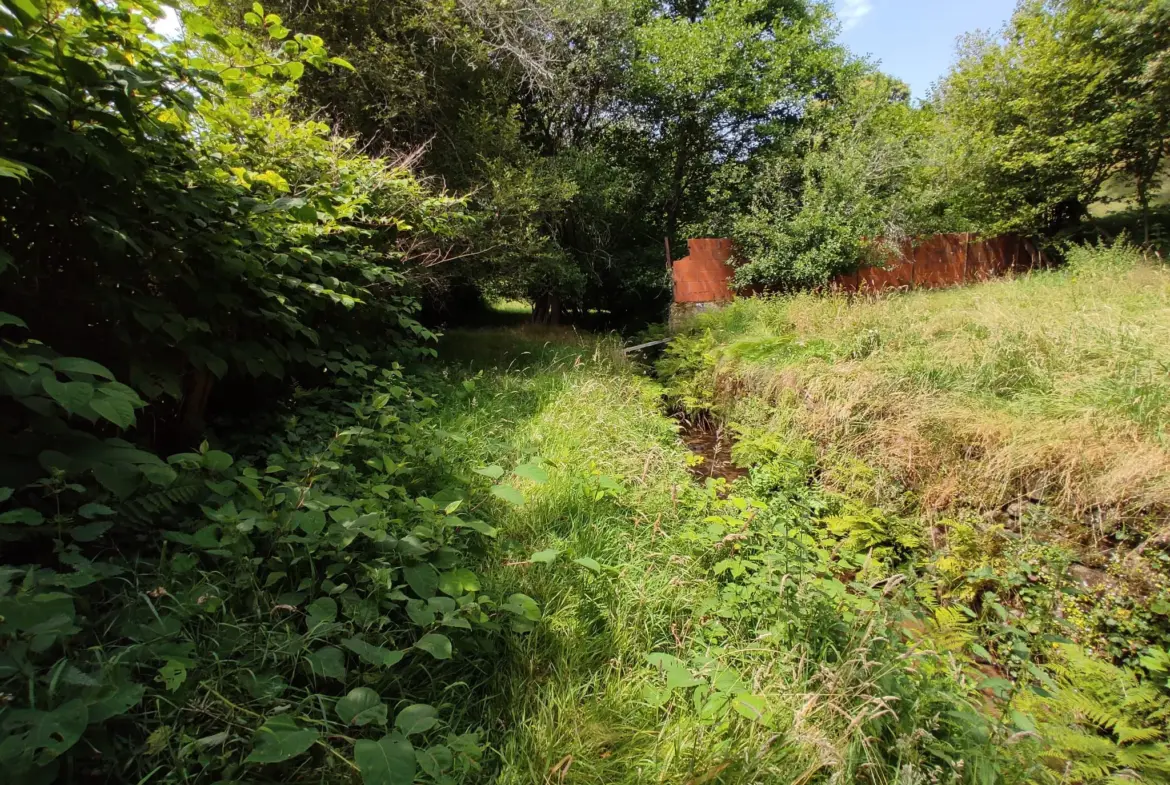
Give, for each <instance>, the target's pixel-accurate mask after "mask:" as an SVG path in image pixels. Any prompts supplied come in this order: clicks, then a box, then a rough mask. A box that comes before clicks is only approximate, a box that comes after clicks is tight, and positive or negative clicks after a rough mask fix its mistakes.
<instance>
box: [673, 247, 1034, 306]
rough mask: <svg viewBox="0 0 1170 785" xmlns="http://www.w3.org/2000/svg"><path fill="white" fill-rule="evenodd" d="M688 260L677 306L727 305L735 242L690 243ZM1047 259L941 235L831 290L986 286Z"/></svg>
mask: <svg viewBox="0 0 1170 785" xmlns="http://www.w3.org/2000/svg"><path fill="white" fill-rule="evenodd" d="M687 248H688V251H689V252H690V253H689V255H688V256H686V257H684V258H682V259H679V260H678V261H676V262H675V263H674V301H675V302H676V303H714V302H727V301H728V300H731V299H732V297H734V291H733V290H732V287H731V278H732V275H733V271H732V268H731V265H730V260H731V257H732V254H733V250H734V249H733V247H732V243H731V240H728V239H726V238H701V239H696V240H688V241H687ZM1043 263H1044V260H1043V257H1042V256H1041V254H1040V252H1039V251H1038V250H1037V249H1036V247H1035V245H1033V244H1032V243H1031V242H1030V241H1028V240H1026V239H1024V238H1022V237H1017V236H1015V235H1002V236H1000V237H992V238H989V239H984V240H980V239H978V238H977V236H976V235H971V234H939V235H934V236H933V237H929V238H926V239H924V240H918V241H906V242H905V243H902V244H901V246H900V248H899V254H898V255H897V256H895V257H894V258H892V259H891V260H890V261H889V262H888V263H887V264H886V265H884V266H864V267H861V268H859V269H858V270H857V271H855V272H852V273H849V274H846V275H839V276H837V277H836V278H834V279H833V282H832V284H831V288H833V289H836V290H839V291H846V292H856V291H881V290H883V289H938V288H942V287H946V286H956V285H959V284H965V283H974V282H976V281H985V280H987V279H988V278H994V277H996V276H999V275H1003V274H1004V273H1007V272H1011V271H1024V270H1030V269H1033V268H1036V267H1039V266H1041V265H1042V264H1043Z"/></svg>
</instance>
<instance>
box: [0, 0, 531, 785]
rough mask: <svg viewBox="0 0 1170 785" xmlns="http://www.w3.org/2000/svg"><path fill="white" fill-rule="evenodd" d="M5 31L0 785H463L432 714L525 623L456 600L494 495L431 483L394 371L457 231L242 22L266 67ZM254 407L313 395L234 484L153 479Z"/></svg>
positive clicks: (223, 478) (145, 11)
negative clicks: (200, 782) (417, 259)
mask: <svg viewBox="0 0 1170 785" xmlns="http://www.w3.org/2000/svg"><path fill="white" fill-rule="evenodd" d="M5 7H6V9H7V10H6V11H4V12H3V13H2V14H0V24H2V25H3V27H4V30H5V34H4V35H3V36H0V65H2V67H3V69H4V75H5V79H4V81H3V83H2V84H3V88H2V89H3V90H4V91H5V92H4V98H5V100H4V104H3V106H4V109H3V112H4V123H3V128H4V131H3V133H4V135H5V136H4V153H5V156H6V157H5V159H4V160H5V162H6V171H7V172H8V173H10V174H11V175H12V176H10V177H8V178H6V179H5V180H4V181H3V189H4V191H3V199H2V205H3V216H4V222H5V224H6V226H7V228H8V229H9V230H10V231H9V232H8V233H7V234H6V237H7V238H8V239H7V240H6V243H7V245H6V248H5V250H6V253H5V255H4V256H3V261H4V266H5V267H7V268H15V269H6V270H0V272H3V273H5V275H6V280H9V281H10V282H11V285H6V286H5V288H4V295H3V302H4V304H5V307H6V308H8V309H10V310H12V311H15V312H16V313H3V314H0V329H3V344H2V352H0V395H2V408H0V412H2V416H3V434H4V439H3V443H4V463H3V465H2V467H0V486H3V487H2V488H0V505H3V509H2V511H0V536H2V537H3V541H4V542H5V560H4V566H3V568H0V576H2V580H0V606H2V610H0V618H2V622H0V641H2V644H0V652H2V653H0V682H2V683H0V691H2V692H3V694H4V701H3V704H2V706H0V767H2V768H3V770H4V771H5V773H6V774H7V775H9V776H12V777H15V778H16V779H18V780H20V781H22V782H50V781H54V780H61V781H73V780H75V779H77V778H79V777H81V778H92V779H101V780H107V779H128V780H134V781H140V780H143V779H150V778H155V779H158V778H159V777H162V779H163V780H165V781H172V782H181V781H188V780H190V779H191V778H192V777H201V776H206V777H211V778H215V779H221V778H224V777H228V778H234V777H238V776H252V775H246V774H244V772H247V771H249V770H250V769H251V770H253V771H258V772H263V773H262V774H258V776H263V777H264V778H282V779H290V778H291V779H299V778H304V777H306V776H308V777H309V778H316V776H317V775H314V774H306V773H305V772H306V771H309V770H316V771H326V770H328V771H330V772H331V773H330V774H328V775H324V774H323V775H322V776H330V777H338V776H348V775H347V774H346V773H344V772H350V773H352V772H360V775H361V777H362V778H363V779H364V780H365V781H366V782H368V783H373V782H395V781H401V782H405V781H411V780H413V779H414V778H415V777H416V776H418V777H423V778H426V779H428V780H430V781H436V782H455V781H459V780H461V779H465V778H474V777H475V776H476V775H477V772H478V770H479V765H480V764H479V763H478V759H479V757H480V754H481V751H482V745H481V742H480V741H479V737H478V736H477V734H476V732H475V726H476V725H477V721H476V720H475V719H474V718H471V719H470V720H461V715H460V712H458V711H453V709H455V708H456V707H455V706H454V705H453V704H452V702H451V694H450V692H449V688H451V685H453V684H455V683H463V684H466V683H467V681H466V679H467V664H468V663H470V662H475V661H476V658H477V657H483V656H485V655H490V653H491V651H492V650H493V647H495V646H498V645H499V639H500V635H501V634H502V633H501V630H502V629H515V630H521V629H526V628H529V627H530V626H531V624H532V622H533V620H534V618H538V615H539V610H538V607H537V606H536V604H535V602H533V601H532V600H530V599H528V598H525V597H524V596H523V595H520V594H517V593H513V594H512V595H511V596H510V597H509V598H508V600H507V601H503V600H501V599H500V598H499V597H497V596H495V595H493V594H491V593H487V592H482V591H481V586H480V581H479V579H478V578H477V577H476V575H475V573H474V572H473V571H472V570H471V569H468V567H467V565H468V564H469V563H470V562H471V561H472V559H474V558H475V557H476V556H478V555H479V554H481V553H482V552H483V551H484V549H485V548H486V543H487V542H488V541H490V538H491V537H493V536H495V529H494V528H493V527H492V526H491V525H489V524H488V523H486V522H484V521H483V520H481V519H480V518H479V517H477V516H476V515H475V514H474V513H473V512H471V509H470V508H471V506H472V504H474V503H475V500H476V499H478V501H479V503H480V504H482V503H483V502H484V501H486V500H487V499H488V498H490V497H489V493H488V489H487V488H486V487H482V488H472V489H468V490H466V491H461V490H458V488H459V487H461V486H460V485H459V484H457V483H452V482H449V481H448V480H449V478H448V477H447V475H446V471H445V470H444V469H443V464H442V441H441V439H440V437H439V436H438V435H437V434H436V433H435V431H434V430H433V428H432V426H430V425H428V423H427V421H426V419H425V413H426V412H427V411H428V410H429V409H430V408H432V407H433V406H434V402H433V400H432V399H430V398H428V397H427V396H426V395H425V394H422V393H420V392H418V391H417V390H416V389H415V388H414V383H413V382H412V381H411V380H410V379H408V378H407V377H406V376H405V373H404V371H403V368H402V366H401V365H400V364H399V363H398V362H395V361H394V358H395V357H398V358H402V359H406V358H409V357H413V356H418V355H426V354H429V353H430V350H429V349H423V348H421V347H419V346H417V344H415V343H414V340H415V339H416V338H418V337H426V336H428V335H429V333H428V332H427V331H426V330H425V329H424V328H422V327H421V326H420V325H419V324H418V323H417V322H415V321H414V320H413V319H412V318H411V313H412V312H413V311H414V309H415V307H416V306H415V304H414V301H413V299H412V298H411V297H410V296H409V292H408V290H407V289H406V288H405V286H404V281H403V274H402V270H401V268H400V267H398V266H395V264H396V263H400V262H401V261H403V260H404V259H407V258H409V256H410V253H411V251H409V250H407V249H408V248H417V247H418V245H419V244H422V245H423V246H425V245H426V244H427V243H430V242H432V241H437V238H439V237H441V236H443V235H444V233H446V232H447V231H448V230H449V228H450V227H451V226H453V225H455V224H457V223H458V222H459V220H460V218H459V215H458V206H459V205H458V202H457V201H455V200H452V199H449V198H447V197H445V196H442V195H441V194H434V193H431V192H429V191H428V190H427V189H425V188H424V187H423V186H421V185H420V184H419V182H418V181H417V180H415V179H414V178H413V176H412V175H411V174H410V173H409V172H407V171H406V170H404V169H402V168H400V167H394V166H391V165H388V164H387V163H385V162H383V161H379V160H375V159H371V158H368V157H366V156H364V155H362V154H361V153H359V152H358V151H357V150H356V149H355V147H354V144H353V142H352V141H349V140H344V139H335V138H332V137H330V136H329V134H328V129H327V127H326V126H324V125H323V124H321V123H318V122H313V121H300V120H297V119H295V118H293V117H292V116H291V115H290V114H288V113H287V111H286V109H285V105H286V103H287V101H288V100H289V99H290V98H291V97H292V95H293V94H294V86H295V82H296V81H297V79H298V78H299V77H300V76H301V75H302V74H303V73H304V70H305V67H306V65H308V66H312V67H321V68H324V67H330V66H331V65H333V66H337V67H343V68H344V67H346V66H347V65H348V64H347V63H345V61H343V60H340V59H338V58H329V57H328V56H327V55H326V53H325V52H324V50H323V48H322V46H321V41H320V39H317V38H314V37H312V36H304V35H296V36H292V35H290V33H289V31H288V30H287V29H286V28H284V26H283V24H282V21H281V19H280V18H279V17H277V16H276V15H272V14H265V12H264V9H263V8H262V7H260V6H259V4H257V5H256V6H254V7H253V10H252V11H250V12H249V15H248V17H247V20H246V21H247V23H248V24H250V25H251V26H252V27H253V28H255V29H256V31H257V34H258V37H256V38H254V37H252V36H250V35H249V34H245V33H242V32H239V31H221V30H220V29H218V28H217V27H215V26H214V25H213V24H212V23H211V22H209V21H208V20H207V19H206V18H204V17H202V16H200V15H198V14H196V13H194V12H184V22H185V26H186V30H187V32H188V33H189V35H190V36H191V37H190V38H187V39H185V40H181V41H173V42H167V41H162V40H159V39H158V37H157V36H154V35H153V34H152V33H150V31H149V30H150V28H149V25H150V24H151V23H152V21H153V20H154V19H155V18H156V17H157V16H158V13H159V11H158V8H156V7H154V6H153V5H150V4H141V3H137V2H133V1H132V0H126V1H125V2H118V3H106V4H101V5H97V4H92V3H82V4H80V5H79V6H77V7H64V6H57V5H52V6H47V7H42V6H39V5H37V4H34V3H8V4H6V6H5ZM259 37H263V39H265V41H266V43H260V42H259ZM7 156H11V157H7ZM49 303H52V306H51V307H50V306H49V305H48V304H49ZM375 331H376V332H375ZM29 336H36V337H35V338H33V337H29ZM363 339H374V340H376V341H377V342H378V351H377V352H376V354H377V355H378V359H377V361H375V360H374V359H373V358H372V356H373V355H374V354H375V352H374V351H372V350H368V349H366V348H365V347H364V346H363V345H362V341H363ZM50 347H57V348H62V349H65V351H63V352H61V353H58V352H57V351H54V349H53V348H50ZM90 357H93V358H96V359H90ZM260 377H269V378H273V379H276V380H281V379H286V378H289V377H292V378H295V379H297V380H298V381H300V382H302V383H305V382H309V383H314V384H316V385H318V388H317V389H316V390H314V391H312V392H309V391H305V390H303V389H302V390H301V391H299V392H298V394H297V395H296V396H295V398H294V400H292V401H288V402H283V403H282V402H281V401H280V400H279V398H277V396H276V395H272V394H271V393H269V395H268V396H267V400H265V404H266V413H267V415H268V416H266V417H260V418H258V419H259V421H260V422H261V423H263V424H264V425H266V426H267V430H265V429H263V428H254V429H251V430H248V431H244V432H242V433H240V434H237V435H236V437H235V439H234V440H233V443H234V445H235V447H234V448H233V451H234V452H236V455H235V456H233V455H232V454H229V453H228V452H226V451H224V450H221V449H214V448H212V447H211V446H210V445H209V444H208V443H207V442H206V441H204V442H203V443H202V444H201V445H200V446H199V448H198V449H197V450H193V451H188V452H182V453H179V454H176V455H173V456H171V457H170V458H169V459H167V460H163V459H161V458H160V457H158V456H157V455H156V454H155V453H154V452H152V451H151V450H149V449H145V443H146V442H149V441H151V438H150V432H151V431H154V436H153V440H154V441H156V443H159V444H167V443H174V442H175V441H180V442H181V441H182V440H184V439H186V438H190V436H192V435H194V434H196V433H198V430H199V427H198V426H199V423H198V420H200V419H201V416H202V413H203V410H204V407H205V405H206V403H207V396H208V393H209V388H210V385H211V379H213V378H221V379H222V380H223V383H224V384H225V385H226V384H235V385H238V386H237V387H236V389H237V390H245V391H247V392H248V394H251V395H256V396H257V397H259V394H260V393H262V392H263V388H261V387H259V386H258V385H256V384H255V383H254V382H253V383H252V385H250V386H249V385H246V384H244V382H245V380H249V379H256V378H260ZM118 379H127V380H128V381H129V382H130V384H129V385H127V384H123V383H121V382H119V381H117V380H118ZM270 389H271V388H270ZM279 389H280V388H276V390H277V392H279ZM152 399H153V400H155V401H156V403H155V404H154V405H152V406H151V407H150V408H149V409H148V410H147V411H148V413H149V415H150V416H151V417H152V419H154V428H136V426H139V425H141V424H143V423H141V422H140V419H139V418H140V417H141V410H142V409H143V408H144V407H145V406H146V403H147V401H148V400H152ZM180 404H181V405H182V406H183V415H182V416H183V418H184V421H183V422H182V423H180V425H181V426H191V427H190V428H189V429H188V428H186V427H180V428H178V429H177V431H178V433H177V434H176V433H175V431H174V430H171V426H172V423H173V416H172V415H168V405H169V406H171V407H172V410H173V407H175V406H178V405H180ZM192 415H193V417H192V419H193V420H194V422H192V421H189V420H188V419H187V418H188V417H189V416H192ZM253 416H254V415H253ZM135 438H136V439H139V440H140V443H141V444H140V445H136V444H135V443H134V442H132V441H130V439H135ZM444 488H446V490H445V491H443V489H444ZM435 492H439V493H435ZM427 493H433V494H434V498H431V497H430V496H428V495H426V494H427ZM464 504H466V505H467V506H466V507H464V506H463V505H464ZM452 659H456V660H459V661H462V664H461V665H460V666H456V669H455V670H452V671H451V672H450V674H449V675H448V674H447V672H446V671H445V667H446V666H445V663H446V662H447V661H448V660H452ZM434 704H438V706H437V707H436V706H435V705H434ZM392 718H393V719H392ZM461 721H462V723H463V724H462V726H461V727H460V723H461ZM286 762H289V763H287V764H286ZM309 762H311V763H312V764H313V765H312V766H310V767H309V768H308V769H306V768H304V767H305V764H306V763H309ZM255 767H261V768H258V769H257V768H255ZM298 772H300V773H298Z"/></svg>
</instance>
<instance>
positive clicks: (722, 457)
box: [673, 411, 748, 483]
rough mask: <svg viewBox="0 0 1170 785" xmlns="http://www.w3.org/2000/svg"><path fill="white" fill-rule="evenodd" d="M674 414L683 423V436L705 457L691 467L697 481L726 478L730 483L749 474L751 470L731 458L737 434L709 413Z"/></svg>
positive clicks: (685, 440) (696, 451) (695, 451)
mask: <svg viewBox="0 0 1170 785" xmlns="http://www.w3.org/2000/svg"><path fill="white" fill-rule="evenodd" d="M673 417H674V418H675V419H676V420H678V422H679V425H680V426H681V428H680V429H679V438H681V439H682V440H683V443H684V444H686V446H687V447H689V448H690V449H691V452H693V453H695V454H696V455H699V456H701V457H702V458H703V460H702V461H701V462H700V463H698V464H696V465H694V466H692V467H690V469H691V474H693V475H694V477H695V479H696V480H698V481H700V482H703V481H705V480H707V479H708V478H720V477H722V478H723V479H725V480H727V481H728V482H729V483H730V482H735V481H736V480H738V479H739V478H740V477H745V476H747V473H748V470H747V469H744V468H741V467H739V466H736V465H735V463H734V462H732V460H731V450H732V448H733V447H734V446H735V434H734V433H733V432H732V430H731V429H730V428H728V427H726V426H725V425H723V424H722V423H720V422H718V421H717V420H716V419H715V418H713V417H711V416H710V415H709V414H707V413H706V412H698V413H695V412H684V411H676V412H674V414H673Z"/></svg>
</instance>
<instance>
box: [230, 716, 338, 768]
mask: <svg viewBox="0 0 1170 785" xmlns="http://www.w3.org/2000/svg"><path fill="white" fill-rule="evenodd" d="M320 735H321V734H319V733H318V732H317V731H315V730H305V729H302V728H299V727H297V724H296V722H294V721H293V718H292V717H289V716H288V715H287V714H281V715H278V716H276V717H271V718H269V719H268V721H267V722H265V723H264V724H263V725H262V726H260V729H259V730H258V731H256V736H255V739H256V746H255V747H254V748H253V749H252V754H250V755H249V756H248V757H247V758H245V759H244V762H245V763H280V762H281V761H284V760H288V759H289V758H294V757H296V756H297V755H300V754H301V753H302V752H304V751H305V750H307V749H309V747H312V746H313V743H314V742H316V741H317V739H318V738H319V737H320Z"/></svg>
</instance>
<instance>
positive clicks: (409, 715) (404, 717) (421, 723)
mask: <svg viewBox="0 0 1170 785" xmlns="http://www.w3.org/2000/svg"><path fill="white" fill-rule="evenodd" d="M438 717H439V712H438V711H437V710H436V709H435V707H434V706H429V705H427V704H425V703H416V704H414V705H412V706H407V707H406V708H405V709H403V710H402V711H400V712H398V716H397V717H395V718H394V727H395V728H398V730H400V731H402V732H403V733H405V734H406V735H407V736H410V735H413V734H415V733H422V732H423V731H428V730H430V729H431V728H433V727H435V725H437V724H438V723H439V719H438Z"/></svg>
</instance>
